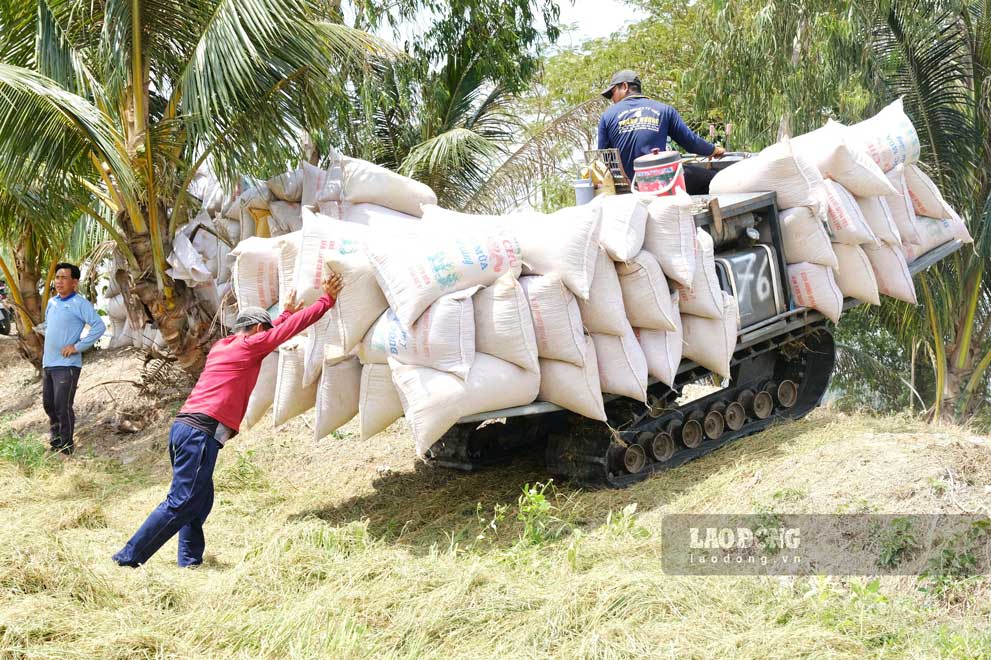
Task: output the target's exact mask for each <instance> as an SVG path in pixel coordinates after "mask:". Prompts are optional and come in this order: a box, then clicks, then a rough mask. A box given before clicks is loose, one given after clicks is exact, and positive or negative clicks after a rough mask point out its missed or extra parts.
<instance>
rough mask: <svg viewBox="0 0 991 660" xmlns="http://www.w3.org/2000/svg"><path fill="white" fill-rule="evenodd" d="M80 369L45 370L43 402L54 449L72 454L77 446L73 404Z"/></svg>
mask: <svg viewBox="0 0 991 660" xmlns="http://www.w3.org/2000/svg"><path fill="white" fill-rule="evenodd" d="M80 371H81V369H80V368H79V367H48V368H46V369H45V370H44V380H43V382H42V387H41V401H42V405H44V406H45V414H47V415H48V424H49V428H50V430H51V438H50V442H51V445H52V449H53V450H55V451H61V452H64V453H66V454H71V453H72V450H73V449H74V448H75V445H74V444H73V442H72V433H73V431H74V430H75V428H76V413H75V412H74V411H73V410H72V403H73V401H75V398H76V385H77V384H78V383H79V372H80Z"/></svg>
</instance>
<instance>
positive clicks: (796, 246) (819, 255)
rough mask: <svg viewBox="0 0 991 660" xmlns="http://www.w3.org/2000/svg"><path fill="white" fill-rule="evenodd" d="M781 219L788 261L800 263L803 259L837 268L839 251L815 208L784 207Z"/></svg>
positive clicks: (786, 259) (786, 260)
mask: <svg viewBox="0 0 991 660" xmlns="http://www.w3.org/2000/svg"><path fill="white" fill-rule="evenodd" d="M778 219H779V220H780V224H781V239H782V242H783V244H784V250H785V262H786V263H789V264H799V263H802V262H803V261H804V262H808V263H811V264H820V265H822V266H829V267H830V268H836V267H837V265H838V263H837V261H836V254H835V253H834V252H833V245H832V243H831V242H830V240H829V234H828V233H827V232H826V227H825V226H823V224H822V221H821V220H820V219H819V218H818V217H817V216H816V214H815V213H814V212H813V210H812V209H810V208H809V207H807V206H799V207H796V208H793V209H785V210H784V211H782V212H781V215H779V216H778Z"/></svg>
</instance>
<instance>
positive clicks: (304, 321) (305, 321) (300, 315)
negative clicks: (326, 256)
mask: <svg viewBox="0 0 991 660" xmlns="http://www.w3.org/2000/svg"><path fill="white" fill-rule="evenodd" d="M342 286H343V281H342V280H341V276H340V275H338V274H337V273H332V274H331V275H330V277H329V278H327V281H326V282H324V285H323V291H324V294H323V295H322V296H320V297H319V298H318V299H317V301H316V302H315V303H313V304H312V305H310V306H309V307H305V308H303V309H301V310H299V311H297V312H294V313H291V314H289V315H288V316H287V313H288V312H283V313H282V314H281V315H280V316H279V318H277V319H276V320H275V321H274V322H273V323H272V325H273V327H272V328H271V329H269V330H266V331H264V332H259V333H258V334H254V335H251V336H250V337H248V338H247V344H248V346H249V347H250V348H252V349H253V350H256V351H258V352H259V353H261V354H268V353H271V352H272V351H274V350H275V349H276V348H278V347H279V345H280V344H282V343H284V342H286V341H287V340H289V339H291V338H292V337H295V336H296V335H298V334H299V333H301V332H302V331H303V330H306V329H307V328H308V327H310V326H311V325H313V324H314V323H316V322H317V321H319V320H320V318H321V317H322V316H323V315H324V314H326V313H327V311H328V310H329V309H330V308H331V307H333V306H334V304H335V303H336V302H337V295H338V294H339V293H340V291H341V287H342ZM276 323H278V325H276Z"/></svg>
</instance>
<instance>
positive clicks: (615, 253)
mask: <svg viewBox="0 0 991 660" xmlns="http://www.w3.org/2000/svg"><path fill="white" fill-rule="evenodd" d="M652 199H653V197H647V196H644V195H636V194H631V195H599V196H598V197H596V198H595V199H594V200H593V202H592V203H593V204H598V205H599V206H600V207H601V208H602V227H601V229H600V230H599V245H600V246H601V247H602V248H604V249H605V251H606V253H607V254H608V255H609V258H610V259H612V260H613V261H629V260H630V259H632V258H633V257H634V256H636V254H637V253H638V252H640V249H641V248H642V247H643V239H644V233H645V232H646V229H647V207H648V206H650V202H651V200H652Z"/></svg>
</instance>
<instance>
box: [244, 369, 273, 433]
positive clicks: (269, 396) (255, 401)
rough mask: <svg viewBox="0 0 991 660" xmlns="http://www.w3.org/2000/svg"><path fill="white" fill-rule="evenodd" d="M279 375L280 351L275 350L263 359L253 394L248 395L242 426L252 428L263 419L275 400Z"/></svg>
mask: <svg viewBox="0 0 991 660" xmlns="http://www.w3.org/2000/svg"><path fill="white" fill-rule="evenodd" d="M278 377H279V352H278V351H274V352H272V353H269V354H268V355H266V356H265V359H264V360H262V366H261V370H260V371H259V372H258V380H257V381H256V382H255V387H254V389H252V390H251V396H249V397H248V409H247V410H246V411H245V413H244V420H243V421H242V422H241V428H242V429H246V428H251V427H252V426H254V425H255V424H257V423H258V422H260V421H261V419H262V417H264V416H265V413H266V412H268V409H269V408H271V407H272V403H273V402H275V383H276V380H277V379H278Z"/></svg>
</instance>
